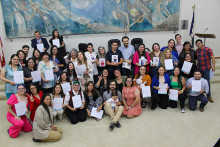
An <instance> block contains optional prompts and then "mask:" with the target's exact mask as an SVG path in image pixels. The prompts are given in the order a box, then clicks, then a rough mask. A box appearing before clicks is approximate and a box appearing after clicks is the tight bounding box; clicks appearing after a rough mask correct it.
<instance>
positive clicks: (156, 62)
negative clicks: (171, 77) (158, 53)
mask: <svg viewBox="0 0 220 147" xmlns="http://www.w3.org/2000/svg"><path fill="white" fill-rule="evenodd" d="M159 60H160V59H159V57H153V65H156V66H158V64H159Z"/></svg>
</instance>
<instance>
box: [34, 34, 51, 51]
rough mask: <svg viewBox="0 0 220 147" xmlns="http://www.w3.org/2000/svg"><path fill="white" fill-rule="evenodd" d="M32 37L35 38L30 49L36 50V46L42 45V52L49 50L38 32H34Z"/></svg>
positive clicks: (45, 40)
mask: <svg viewBox="0 0 220 147" xmlns="http://www.w3.org/2000/svg"><path fill="white" fill-rule="evenodd" d="M34 36H35V38H34V39H32V40H31V46H32V48H34V49H37V44H40V43H43V45H44V51H47V50H48V49H49V44H48V42H47V39H46V38H42V37H41V36H40V32H39V31H35V32H34Z"/></svg>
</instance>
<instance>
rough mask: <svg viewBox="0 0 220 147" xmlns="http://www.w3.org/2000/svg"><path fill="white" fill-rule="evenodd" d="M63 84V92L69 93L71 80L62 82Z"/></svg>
mask: <svg viewBox="0 0 220 147" xmlns="http://www.w3.org/2000/svg"><path fill="white" fill-rule="evenodd" d="M61 86H62V89H63V93H64V94H66V93H68V92H69V91H70V90H71V87H70V82H67V83H64V84H61Z"/></svg>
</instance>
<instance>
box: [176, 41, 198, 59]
mask: <svg viewBox="0 0 220 147" xmlns="http://www.w3.org/2000/svg"><path fill="white" fill-rule="evenodd" d="M186 53H189V54H190V55H191V57H192V58H193V59H194V60H197V55H196V51H195V50H194V49H191V44H190V42H188V41H186V42H184V44H183V50H182V52H181V53H180V55H179V61H180V63H182V62H184V60H185V57H186Z"/></svg>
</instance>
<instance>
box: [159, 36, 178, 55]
mask: <svg viewBox="0 0 220 147" xmlns="http://www.w3.org/2000/svg"><path fill="white" fill-rule="evenodd" d="M165 49H170V51H171V53H172V55H173V56H175V57H176V58H177V59H179V56H178V52H177V50H176V47H175V41H174V40H173V39H170V40H169V41H168V46H166V47H163V48H162V49H161V50H160V51H161V52H163V51H164V50H165Z"/></svg>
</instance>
